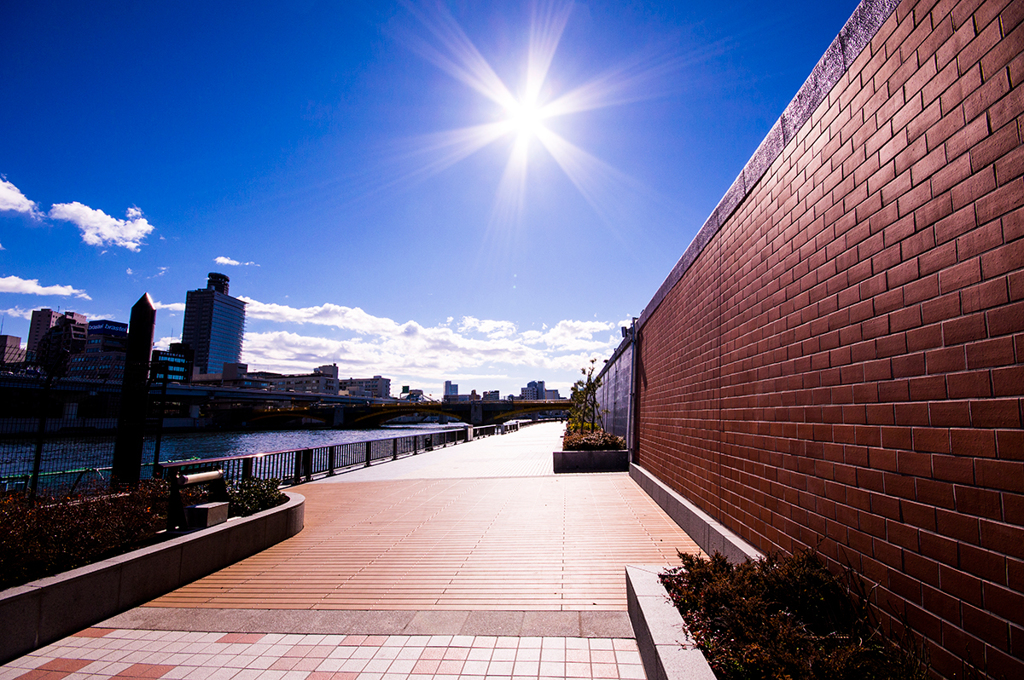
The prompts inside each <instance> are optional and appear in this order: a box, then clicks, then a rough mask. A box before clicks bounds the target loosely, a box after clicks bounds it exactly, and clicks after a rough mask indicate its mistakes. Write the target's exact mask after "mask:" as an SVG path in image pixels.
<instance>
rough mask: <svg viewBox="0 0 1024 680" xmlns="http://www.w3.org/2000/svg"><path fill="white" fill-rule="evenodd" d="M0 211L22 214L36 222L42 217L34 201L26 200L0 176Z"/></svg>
mask: <svg viewBox="0 0 1024 680" xmlns="http://www.w3.org/2000/svg"><path fill="white" fill-rule="evenodd" d="M0 211H9V212H16V213H22V214H24V215H28V216H29V217H31V218H33V219H36V220H39V219H42V217H43V214H42V213H41V212H39V208H38V206H36V203H35V201H30V200H28V198H26V197H25V194H23V193H21V190H20V189H18V187H16V186H14V184H12V183H11V182H8V181H7V177H5V176H4V175H0Z"/></svg>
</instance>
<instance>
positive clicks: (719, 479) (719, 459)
mask: <svg viewBox="0 0 1024 680" xmlns="http://www.w3.org/2000/svg"><path fill="white" fill-rule="evenodd" d="M1022 17H1024V1H1022V0H1014V1H1008V0H993V1H989V2H985V1H981V0H963V1H960V2H956V1H955V0H948V1H940V2H935V1H934V0H931V1H928V0H922V1H920V2H914V1H913V0H905V1H904V2H903V3H902V4H901V5H900V6H899V7H898V8H897V10H896V12H894V13H893V14H892V15H891V16H890V17H889V18H888V19H887V20H886V21H885V23H884V24H883V25H882V28H881V29H880V30H879V32H878V33H877V34H876V35H875V37H874V38H873V39H872V40H871V42H870V45H869V46H868V48H867V49H865V50H864V52H863V53H861V55H860V56H859V57H858V58H857V59H856V61H855V62H854V64H853V67H852V68H851V69H849V70H848V71H847V72H846V74H845V75H843V76H842V77H841V78H840V80H839V82H838V84H837V85H836V86H835V87H834V88H833V89H832V91H831V93H830V94H829V96H828V98H827V99H826V101H825V102H824V103H822V104H821V105H820V106H819V107H818V108H817V110H816V111H815V112H814V114H813V115H812V117H811V119H810V120H809V121H807V122H806V123H805V124H804V125H803V127H802V128H801V129H800V130H799V132H798V133H797V135H796V137H795V138H794V139H792V140H791V141H790V142H789V143H788V144H787V145H786V147H785V149H784V150H783V152H782V154H781V156H779V157H778V158H777V159H776V160H775V161H774V162H773V163H772V165H771V166H770V168H769V170H768V172H767V173H766V174H765V175H764V177H763V178H761V180H760V181H759V182H757V184H756V185H755V186H753V187H752V188H751V189H750V190H749V193H748V195H747V196H746V198H745V199H744V200H743V201H742V203H741V204H740V205H739V207H738V208H737V210H736V211H735V213H733V215H732V216H731V217H730V218H729V219H728V220H727V221H726V222H725V223H724V225H723V226H722V227H721V229H720V230H719V231H718V233H717V234H716V235H715V236H714V237H713V239H712V240H711V241H710V242H709V243H708V245H707V246H706V247H705V248H704V250H703V252H701V254H700V255H699V256H698V257H697V258H696V260H695V261H694V262H693V264H692V265H691V266H690V267H689V269H688V270H687V271H686V273H685V274H684V275H683V278H682V279H681V280H680V281H679V282H678V283H677V284H676V285H675V286H674V287H673V288H672V289H671V290H670V291H669V292H668V294H667V295H666V296H665V297H664V299H663V300H662V301H661V303H660V304H659V305H658V306H657V307H656V309H655V310H654V311H653V312H652V313H650V315H649V316H648V317H647V318H646V321H645V323H644V325H643V327H642V329H641V331H640V335H639V346H640V356H639V362H638V371H637V373H638V375H637V381H638V389H639V416H638V419H639V420H638V456H639V463H640V465H642V466H643V467H645V468H647V469H648V470H650V471H651V472H652V473H654V474H655V475H657V476H658V477H659V478H660V479H662V480H663V481H665V482H666V483H667V484H669V485H670V486H672V487H673V488H674V489H676V490H677V491H678V492H680V493H681V494H683V495H684V496H686V497H687V498H689V499H690V500H691V501H693V502H694V503H696V504H697V505H699V506H700V507H701V508H703V509H704V510H705V511H707V512H709V513H710V514H712V515H714V516H715V517H716V518H718V519H719V520H720V521H722V522H723V523H724V524H725V525H726V526H728V527H729V528H731V529H733V530H734V531H736V532H737V533H738V534H740V535H741V536H742V537H743V538H745V539H746V540H748V541H750V542H751V543H753V544H754V545H755V546H757V547H758V548H759V549H761V550H763V551H766V550H772V549H783V550H792V549H794V548H798V547H801V546H816V545H817V546H819V548H820V550H821V551H822V552H823V553H824V554H825V555H826V556H828V558H830V559H831V560H834V561H835V562H834V563H833V564H834V565H838V564H839V563H850V564H852V565H853V566H854V567H855V568H856V569H857V570H859V571H860V572H861V573H862V574H863V575H864V576H865V577H866V578H867V579H869V580H870V581H871V582H873V583H875V584H877V585H878V588H877V590H876V591H875V596H876V598H877V602H878V605H879V610H880V611H881V612H883V616H885V617H888V618H887V619H886V621H887V623H889V624H894V625H897V626H898V625H899V623H898V619H901V618H903V619H905V620H907V621H909V623H910V625H911V626H912V628H913V629H914V630H915V631H916V632H917V633H920V634H921V635H923V636H924V637H925V638H926V641H927V644H928V646H929V648H930V652H931V660H932V663H933V664H934V668H935V669H936V670H937V671H938V672H939V673H940V674H941V675H944V676H947V677H954V676H959V674H960V671H961V659H964V658H967V657H968V655H969V656H970V658H971V659H973V660H974V661H975V662H977V663H978V664H980V665H987V670H988V672H989V673H990V674H992V675H995V676H998V675H1000V674H1005V676H1006V677H1007V678H1021V677H1024V662H1022V657H1024V431H1022V429H1021V425H1022V407H1024V398H1022V397H1024V207H1022V206H1024V178H1022V172H1024V146H1022V143H1021V141H1022V125H1024V87H1022V82H1024V56H1022V52H1024V50H1022V47H1024V24H1022V23H1021V20H1022Z"/></svg>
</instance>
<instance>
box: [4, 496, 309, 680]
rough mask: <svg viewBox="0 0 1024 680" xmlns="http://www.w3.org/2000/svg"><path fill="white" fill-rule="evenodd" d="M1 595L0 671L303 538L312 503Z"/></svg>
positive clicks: (293, 503) (293, 502)
mask: <svg viewBox="0 0 1024 680" xmlns="http://www.w3.org/2000/svg"><path fill="white" fill-rule="evenodd" d="M286 495H287V496H288V502H287V503H285V504H283V505H279V506H278V507H276V508H271V509H270V510H264V511H263V512H260V513H257V514H255V515H252V516H250V517H241V518H238V519H232V520H230V521H228V522H225V523H223V524H220V525H218V526H216V527H212V528H210V529H203V530H200V531H196V532H193V533H189V534H186V535H184V536H179V537H178V538H172V539H170V540H167V541H164V542H162V543H159V544H157V545H152V546H149V547H147V548H142V549H140V550H135V551H133V552H130V553H125V554H124V555H118V556H117V557H112V558H110V559H108V560H103V561H102V562H96V563H94V564H89V565H86V566H84V567H79V568H78V569H72V570H71V571H67V572H64V573H63V574H58V575H56V576H48V577H46V578H43V579H39V580H38V581H33V582H32V583H26V584H25V585H22V586H16V587H14V588H8V589H7V590H4V591H0V621H2V622H3V627H2V633H0V664H3V663H7V662H8V661H10V660H12V659H15V658H17V657H19V656H21V655H23V654H27V653H28V652H31V651H32V650H34V649H38V648H39V647H42V646H43V645H47V644H49V643H51V642H53V641H55V640H59V639H60V638H63V637H66V636H68V635H70V634H72V633H75V632H77V631H79V630H81V629H83V628H87V627H89V626H91V625H93V624H96V623H99V622H100V621H103V620H104V619H108V618H110V617H111V616H114V615H116V614H120V613H121V612H123V611H126V610H128V609H131V608H132V607H136V606H138V605H140V604H143V603H145V602H148V601H150V600H152V599H153V598H155V597H159V596H160V595H163V594H164V593H168V592H170V591H172V590H175V589H176V588H180V587H181V586H183V585H185V584H187V583H191V582H192V581H195V580H196V579H198V578H202V577H203V576H206V575H207V574H211V573H213V572H215V571H217V570H219V569H223V568H224V567H226V566H229V565H231V564H234V563H235V562H238V561H239V560H242V559H245V558H246V557H249V556H250V555H254V554H256V553H258V552H260V551H261V550H265V549H266V548H269V547H270V546H272V545H274V544H276V543H280V542H281V541H283V540H285V539H286V538H289V537H291V536H294V535H295V534H297V533H299V532H300V531H302V526H303V523H304V515H305V503H306V499H305V498H303V497H302V496H300V495H299V494H297V493H290V492H286Z"/></svg>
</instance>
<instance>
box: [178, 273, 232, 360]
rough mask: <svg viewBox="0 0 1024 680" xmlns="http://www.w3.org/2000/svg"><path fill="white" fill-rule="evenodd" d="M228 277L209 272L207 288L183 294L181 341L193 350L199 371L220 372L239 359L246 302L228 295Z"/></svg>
mask: <svg viewBox="0 0 1024 680" xmlns="http://www.w3.org/2000/svg"><path fill="white" fill-rule="evenodd" d="M228 281H229V279H228V277H227V276H225V275H224V274H217V273H215V272H210V275H209V279H208V280H207V283H206V288H201V289H199V290H190V291H188V293H187V294H186V295H185V321H184V325H183V327H182V330H181V342H182V343H183V344H186V345H188V346H189V348H191V349H192V351H193V352H194V353H195V368H196V370H197V371H198V372H199V373H219V372H221V371H222V370H223V369H224V364H226V363H227V364H234V363H238V362H239V361H240V360H241V358H242V334H243V333H244V332H245V303H244V302H242V301H241V300H239V299H237V298H233V297H231V296H230V295H228Z"/></svg>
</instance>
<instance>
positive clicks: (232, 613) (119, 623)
mask: <svg viewBox="0 0 1024 680" xmlns="http://www.w3.org/2000/svg"><path fill="white" fill-rule="evenodd" d="M560 433H561V425H559V424H542V425H536V426H532V427H528V428H524V429H523V430H522V431H520V432H518V433H514V434H509V435H504V436H496V437H489V438H486V439H483V440H479V441H475V442H472V443H468V444H460V445H458V446H451V447H448V448H445V449H441V450H437V451H433V452H430V453H424V454H420V455H417V456H410V457H407V458H403V459H400V460H398V461H393V462H392V461H388V462H383V463H379V464H377V465H374V466H373V467H370V468H364V469H359V470H356V471H353V472H349V473H345V474H341V475H338V476H336V477H333V478H330V479H326V480H322V481H319V482H314V483H312V484H306V485H303V486H300V487H297V488H296V491H297V492H298V493H301V494H302V495H304V496H305V497H306V524H305V528H304V529H303V531H302V532H301V533H299V534H298V535H297V536H295V537H293V538H291V539H289V540H287V541H285V542H283V543H281V544H278V545H277V546H274V547H272V548H270V549H268V550H265V551H263V552H262V553H260V554H258V555H254V556H253V557H251V558H249V559H247V560H243V561H242V562H239V563H238V564H235V565H233V566H231V567H228V568H227V569H224V570H222V571H220V572H217V573H215V574H211V575H210V576H208V577H206V578H204V579H200V580H199V581H196V582H194V583H192V584H190V585H188V586H185V587H183V588H181V589H179V590H177V591H174V592H172V593H169V594H167V595H165V596H163V597H161V598H158V599H156V600H154V601H153V602H150V603H149V604H147V605H146V606H144V607H140V608H137V609H134V610H131V611H129V612H126V613H125V614H122V615H120V616H117V617H114V618H113V619H110V620H109V621H107V622H104V623H103V624H102V625H101V626H98V627H95V628H89V629H86V630H85V631H82V632H81V633H79V634H78V635H76V636H72V637H69V638H65V639H64V640H61V641H60V642H58V643H57V644H55V645H51V646H50V647H47V648H44V649H42V650H39V651H37V652H35V653H33V654H30V655H28V656H25V657H22V658H21V659H18V660H16V661H14V662H12V663H10V664H7V665H6V666H3V667H0V680H7V679H8V678H54V679H55V678H63V677H67V678H101V677H164V678H186V677H187V678H237V679H239V680H244V679H246V678H267V679H275V680H276V679H284V678H287V679H288V680H292V679H295V680H307V679H308V680H315V679H316V678H342V679H343V680H429V679H431V678H434V679H435V680H455V679H456V678H458V677H460V676H467V677H466V678H465V680H487V679H488V678H493V679H495V680H497V679H498V678H502V679H509V680H512V679H515V678H538V679H539V678H623V679H626V680H629V679H633V678H636V679H637V680H639V679H640V678H642V677H643V671H642V667H641V666H640V660H639V656H638V655H637V652H636V645H635V642H634V641H633V640H632V630H631V628H630V625H629V620H628V617H627V615H626V612H625V607H626V599H625V577H624V567H625V565H626V564H631V563H642V564H665V565H669V564H673V563H675V562H677V558H676V552H677V551H684V552H697V551H698V548H697V547H696V545H695V544H694V543H693V541H692V540H691V539H690V538H689V537H688V536H686V534H685V533H683V532H682V531H681V530H680V529H679V528H678V527H677V526H676V525H675V524H674V523H673V522H672V521H671V520H670V519H669V518H668V517H667V516H666V515H665V514H664V513H663V512H662V511H661V509H660V508H658V506H657V505H656V504H655V503H654V502H653V501H652V500H651V499H650V498H649V497H648V496H647V495H646V494H644V493H643V492H642V491H641V490H640V489H639V487H637V486H636V484H635V483H634V482H633V481H632V480H631V479H630V478H629V476H628V475H626V474H625V473H611V474H576V475H557V476H556V475H554V474H553V473H552V472H551V452H552V451H553V450H554V449H555V448H557V447H558V444H559V441H558V439H559V435H560Z"/></svg>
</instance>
